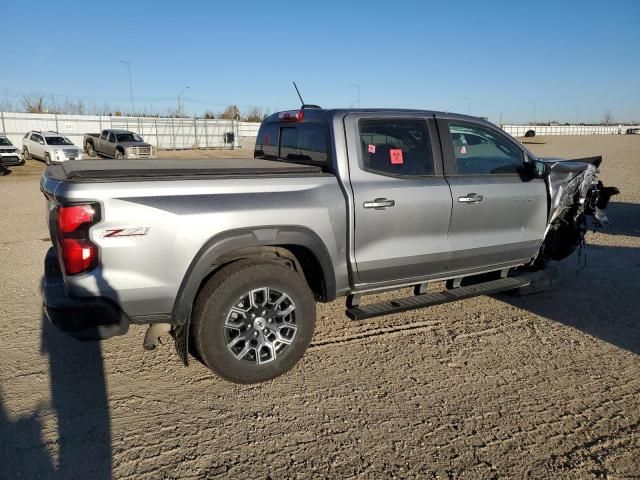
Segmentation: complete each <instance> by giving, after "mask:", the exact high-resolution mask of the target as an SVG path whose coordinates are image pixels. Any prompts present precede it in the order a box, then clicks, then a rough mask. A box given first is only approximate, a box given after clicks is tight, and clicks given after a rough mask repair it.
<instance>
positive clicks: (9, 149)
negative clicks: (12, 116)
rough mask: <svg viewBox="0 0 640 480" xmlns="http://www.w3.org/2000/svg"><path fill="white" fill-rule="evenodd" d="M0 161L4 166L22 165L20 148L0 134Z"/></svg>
mask: <svg viewBox="0 0 640 480" xmlns="http://www.w3.org/2000/svg"><path fill="white" fill-rule="evenodd" d="M0 161H2V164H3V165H4V166H5V167H9V166H16V165H24V160H23V159H22V158H21V157H20V150H18V149H17V148H16V147H15V146H14V145H13V143H11V141H10V140H9V139H8V138H7V137H6V136H4V135H0ZM3 168H4V167H3Z"/></svg>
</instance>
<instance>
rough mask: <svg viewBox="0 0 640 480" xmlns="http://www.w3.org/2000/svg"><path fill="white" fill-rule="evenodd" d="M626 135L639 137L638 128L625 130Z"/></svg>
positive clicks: (639, 130)
mask: <svg viewBox="0 0 640 480" xmlns="http://www.w3.org/2000/svg"><path fill="white" fill-rule="evenodd" d="M626 134H627V135H640V128H627V131H626Z"/></svg>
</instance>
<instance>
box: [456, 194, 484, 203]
mask: <svg viewBox="0 0 640 480" xmlns="http://www.w3.org/2000/svg"><path fill="white" fill-rule="evenodd" d="M483 199H484V197H483V196H482V195H478V194H477V193H467V194H466V195H465V196H463V197H458V202H460V203H478V202H481V201H482V200H483Z"/></svg>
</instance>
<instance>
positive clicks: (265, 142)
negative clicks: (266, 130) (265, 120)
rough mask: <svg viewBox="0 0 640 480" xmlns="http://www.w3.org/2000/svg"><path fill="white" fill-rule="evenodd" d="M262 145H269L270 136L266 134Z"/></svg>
mask: <svg viewBox="0 0 640 480" xmlns="http://www.w3.org/2000/svg"><path fill="white" fill-rule="evenodd" d="M262 144H263V145H269V134H265V136H264V138H263V140H262Z"/></svg>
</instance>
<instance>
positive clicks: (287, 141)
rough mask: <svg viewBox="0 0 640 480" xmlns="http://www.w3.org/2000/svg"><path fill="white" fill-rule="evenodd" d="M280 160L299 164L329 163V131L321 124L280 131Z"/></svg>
mask: <svg viewBox="0 0 640 480" xmlns="http://www.w3.org/2000/svg"><path fill="white" fill-rule="evenodd" d="M279 158H280V159H282V160H286V161H289V162H297V163H313V164H326V163H327V131H326V127H325V125H323V124H320V123H302V124H299V125H295V126H291V127H282V128H281V130H280V154H279Z"/></svg>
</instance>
